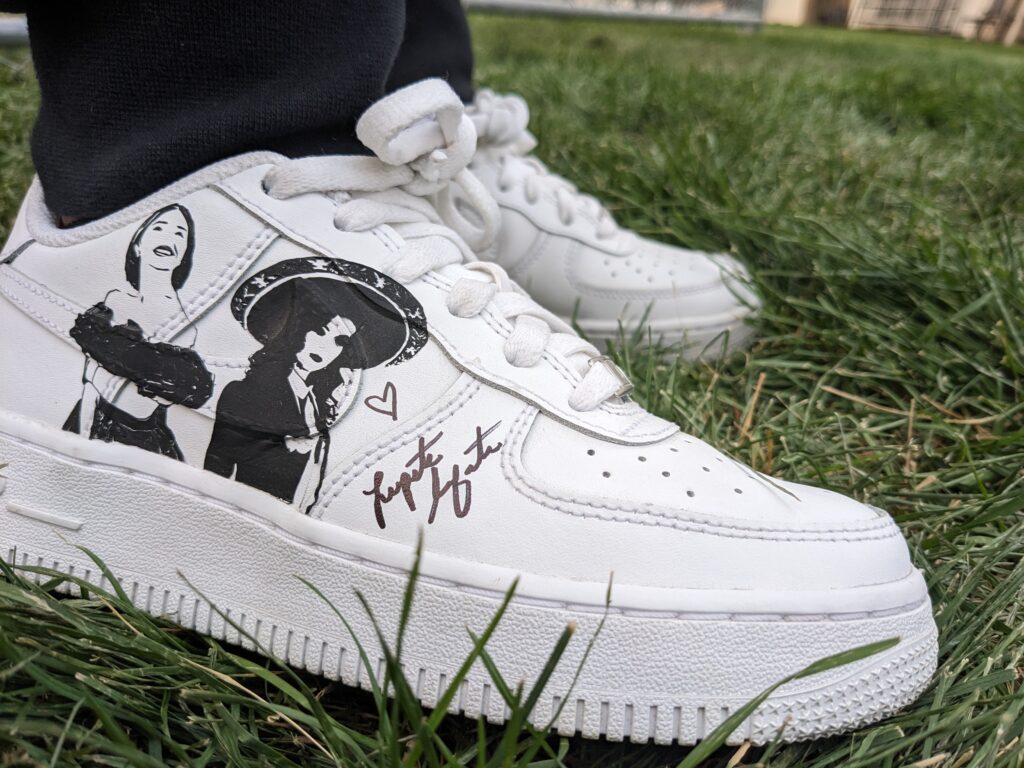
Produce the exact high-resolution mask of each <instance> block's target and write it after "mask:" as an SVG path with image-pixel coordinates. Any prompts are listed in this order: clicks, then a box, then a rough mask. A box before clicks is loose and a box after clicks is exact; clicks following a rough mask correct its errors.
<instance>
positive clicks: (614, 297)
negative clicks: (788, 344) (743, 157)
mask: <svg viewBox="0 0 1024 768" xmlns="http://www.w3.org/2000/svg"><path fill="white" fill-rule="evenodd" d="M468 112H469V114H470V116H471V117H472V119H473V122H474V124H475V125H476V129H477V134H478V142H477V152H476V155H475V156H474V158H473V162H472V163H471V165H470V168H472V170H473V173H474V174H475V175H476V176H477V177H478V178H479V179H480V180H481V181H482V182H483V183H484V186H486V187H487V190H488V191H489V192H490V193H491V194H492V195H493V196H494V198H495V199H496V200H497V201H498V205H499V206H500V208H501V221H502V226H501V233H500V235H499V237H498V239H497V242H496V243H495V244H494V246H493V247H492V248H491V249H490V250H489V251H488V252H487V253H486V254H484V256H485V258H488V259H492V260H494V261H496V262H498V263H499V264H501V265H502V266H503V267H504V268H505V269H506V270H507V271H508V273H509V275H510V276H511V277H512V279H513V280H515V281H516V282H518V283H519V284H520V285H522V286H523V287H524V288H525V289H526V290H527V291H529V292H530V295H531V296H533V298H534V299H536V300H537V301H538V302H539V303H540V304H542V305H543V306H544V307H546V308H547V309H549V310H551V311H552V312H554V313H555V314H556V315H558V316H559V317H561V318H563V319H566V320H570V319H571V320H573V321H574V322H575V323H576V324H577V325H578V326H579V328H580V330H582V331H583V334H584V335H585V336H586V337H587V338H589V339H592V340H594V341H606V340H609V339H615V338H619V337H623V336H624V337H626V338H629V337H630V336H633V335H636V334H637V332H638V331H640V334H639V335H640V337H641V339H643V340H647V339H650V340H651V341H653V342H655V343H656V344H659V345H663V346H665V347H666V348H667V349H668V351H671V352H679V353H681V354H682V355H683V357H684V358H686V359H688V360H694V359H698V358H699V359H704V360H713V359H716V358H718V357H721V356H722V355H723V354H725V353H726V352H728V351H733V350H736V349H739V348H741V347H743V346H744V345H745V344H747V343H748V342H749V341H750V340H751V339H752V337H753V333H754V329H753V327H752V325H751V323H750V321H751V319H752V317H753V315H754V313H755V311H756V310H757V308H758V306H759V304H760V303H759V301H758V299H757V296H756V295H755V294H754V293H753V292H752V291H751V290H750V289H749V287H748V281H749V277H748V275H747V272H746V270H745V269H744V267H743V265H742V264H740V262H739V261H737V260H736V259H734V258H733V257H732V256H728V255H726V254H721V253H719V254H710V253H702V252H700V251H691V250H687V249H685V248H679V247H677V246H673V245H666V244H665V243H659V242H657V241H655V240H650V239H647V238H643V237H639V236H638V235H636V234H635V233H633V232H630V231H629V230H626V229H622V228H621V227H619V226H618V224H616V222H615V219H614V218H612V215H611V214H610V213H609V212H608V210H607V209H606V208H604V206H602V205H601V203H600V202H598V201H597V200H596V199H594V198H593V197H590V196H589V195H583V194H581V193H580V192H579V191H577V189H576V187H575V186H573V185H572V184H571V183H570V182H568V181H566V180H565V179H563V178H562V177H561V176H557V175H555V174H554V173H552V172H551V171H549V170H548V169H547V168H546V167H545V166H544V164H543V163H541V161H540V160H538V159H537V158H535V157H533V156H532V155H530V154H529V153H530V152H531V150H532V149H533V148H534V146H535V145H536V141H535V140H534V138H533V136H532V135H531V134H530V133H529V131H528V130H527V123H528V121H529V110H528V108H527V105H526V102H525V101H524V100H523V99H522V98H520V97H519V96H514V95H508V96H499V95H496V94H495V93H493V92H492V91H488V90H483V91H480V92H479V93H478V94H477V97H476V100H475V102H474V103H473V105H472V106H471V107H469V110H468Z"/></svg>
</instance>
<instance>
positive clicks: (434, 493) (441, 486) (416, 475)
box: [363, 421, 503, 528]
mask: <svg viewBox="0 0 1024 768" xmlns="http://www.w3.org/2000/svg"><path fill="white" fill-rule="evenodd" d="M500 424H501V422H500V421H499V422H497V423H496V424H494V425H493V426H491V427H489V428H488V429H483V428H482V427H477V428H476V437H475V438H474V439H473V442H472V443H470V444H469V447H468V448H466V450H464V451H463V452H462V455H463V456H469V457H470V460H469V463H468V464H465V465H461V464H458V463H454V462H453V463H452V464H451V467H450V468H446V467H444V466H443V462H444V454H443V453H433V452H432V449H433V447H434V445H435V444H436V443H437V441H438V440H440V439H441V438H442V437H444V432H438V433H437V434H436V435H434V436H433V437H432V438H430V439H429V440H428V439H427V438H425V437H420V439H419V443H418V445H417V448H416V453H415V454H413V457H412V458H411V459H409V460H408V461H407V462H405V467H406V471H404V472H402V474H401V475H399V477H398V480H396V481H395V482H394V483H392V484H391V485H385V484H384V472H382V471H381V470H377V471H376V472H374V473H373V488H371V489H370V490H368V491H363V495H365V496H372V497H373V512H374V514H375V515H376V517H377V525H379V526H380V527H381V528H384V527H385V522H384V505H385V504H387V503H388V502H389V501H391V500H392V499H394V498H396V497H398V496H401V497H402V498H403V499H404V500H405V504H406V506H407V507H408V508H409V511H410V512H415V511H416V499H415V497H414V495H413V487H414V486H415V485H416V484H417V483H419V482H420V481H421V480H423V478H424V477H426V476H427V475H428V474H429V476H430V492H431V504H430V514H429V515H428V516H427V523H432V522H434V518H435V517H436V515H437V508H438V506H439V505H440V504H441V502H442V501H443V500H444V499H445V497H446V496H449V497H450V499H451V503H452V510H453V511H454V512H455V516H456V517H465V516H466V515H468V514H469V510H470V508H471V507H472V505H473V483H472V481H471V480H469V476H470V475H472V474H473V473H474V472H476V471H477V470H478V469H480V465H481V464H483V463H484V461H485V460H486V459H487V458H488V457H489V456H492V455H494V454H495V453H497V452H498V451H500V450H501V446H502V445H503V443H501V442H498V443H495V444H493V445H492V444H489V443H487V442H485V441H486V440H487V437H488V435H490V434H491V433H492V432H493V431H494V430H496V429H497V428H498V426H499V425H500ZM442 478H443V481H442Z"/></svg>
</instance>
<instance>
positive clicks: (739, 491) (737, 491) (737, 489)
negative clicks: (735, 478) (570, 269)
mask: <svg viewBox="0 0 1024 768" xmlns="http://www.w3.org/2000/svg"><path fill="white" fill-rule="evenodd" d="M733 490H734V491H736V493H743V491H742V490H740V489H739V488H733Z"/></svg>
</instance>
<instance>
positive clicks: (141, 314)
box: [64, 205, 213, 461]
mask: <svg viewBox="0 0 1024 768" xmlns="http://www.w3.org/2000/svg"><path fill="white" fill-rule="evenodd" d="M194 250H195V226H194V224H193V221H192V216H191V215H190V214H189V212H188V209H186V208H185V207H183V206H181V205H169V206H167V207H166V208H161V209H160V210H159V211H157V212H156V213H154V214H153V215H152V216H150V217H149V218H148V219H146V221H144V222H143V223H142V225H141V226H140V227H139V229H138V230H137V231H136V232H135V235H134V236H133V237H132V241H131V243H130V244H129V246H128V252H127V253H126V254H125V264H124V273H125V279H126V280H127V282H128V286H129V288H128V289H124V290H122V289H114V290H112V291H110V292H109V293H108V294H107V295H106V297H105V298H104V299H103V300H102V301H100V302H99V303H97V304H96V305H95V306H93V307H91V308H90V309H88V310H86V311H85V312H83V313H82V314H81V315H79V316H78V318H77V319H76V321H75V325H74V327H73V328H72V330H71V337H72V338H73V339H74V340H75V341H76V342H77V343H78V346H79V347H81V348H82V351H83V352H84V353H85V366H84V369H83V372H82V385H83V386H82V397H81V399H80V400H79V401H78V403H77V404H76V405H75V408H74V410H73V411H72V412H71V415H70V416H68V419H67V421H66V422H65V423H64V429H65V430H68V431H70V432H78V433H79V434H81V435H85V436H87V437H91V438H93V439H96V440H105V441H107V442H116V443H124V444H125V445H132V446H135V447H137V448H142V449H143V450H146V451H151V452H153V453H159V454H161V455H163V456H169V457H171V458H174V459H178V460H179V461H180V460H182V458H183V457H182V453H181V449H180V448H179V446H178V443H177V440H176V439H175V437H174V433H173V432H172V431H171V429H170V427H169V426H168V424H167V409H168V407H169V406H170V405H171V404H175V403H176V404H179V405H185V406H187V407H189V408H198V407H199V406H201V405H202V404H203V403H205V402H206V401H207V400H208V399H209V398H210V395H211V394H212V393H213V376H212V375H211V374H210V372H209V371H208V370H207V369H206V365H205V364H204V363H203V360H202V358H200V357H199V355H198V354H197V353H196V352H195V350H194V349H193V348H192V346H194V344H195V329H194V328H191V329H190V331H191V333H192V336H191V338H190V339H189V340H188V342H189V344H188V346H179V345H175V344H169V343H166V342H161V341H154V340H153V338H152V336H151V334H152V332H154V331H155V330H156V329H157V328H159V327H160V326H161V325H163V324H164V323H166V322H167V320H168V319H169V318H171V317H173V316H174V315H176V314H177V313H180V312H184V307H183V306H182V304H181V301H180V299H179V298H178V290H179V289H180V288H181V287H182V286H183V285H184V284H185V281H186V280H187V279H188V275H189V272H190V271H191V269H192V255H193V252H194ZM128 382H130V383H132V384H134V385H135V386H134V387H127V386H125V384H126V383H128ZM115 401H116V404H115Z"/></svg>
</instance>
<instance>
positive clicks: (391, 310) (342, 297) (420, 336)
mask: <svg viewBox="0 0 1024 768" xmlns="http://www.w3.org/2000/svg"><path fill="white" fill-rule="evenodd" d="M231 312H232V314H233V315H234V317H235V319H236V320H238V322H239V323H241V325H242V327H243V328H245V329H246V330H247V331H248V332H249V333H250V334H251V335H252V336H253V338H255V339H256V340H257V341H259V342H260V343H261V344H264V345H266V344H268V343H269V342H271V340H273V339H274V338H275V337H276V336H278V335H279V334H280V333H282V332H283V331H284V329H285V328H286V327H287V326H289V325H291V324H292V323H294V322H295V319H296V317H297V316H299V315H301V316H304V317H307V318H319V319H320V320H319V321H318V322H314V324H315V325H320V326H321V327H322V326H323V324H325V322H324V321H325V320H329V319H330V318H332V317H341V318H346V319H348V320H350V321H351V322H352V323H354V324H355V326H356V331H355V333H353V334H352V337H351V340H350V342H349V343H348V344H347V345H346V350H345V353H344V359H343V360H339V364H340V365H341V367H344V368H349V369H364V370H365V369H368V368H375V367H377V366H379V365H396V364H398V363H401V362H403V361H405V360H408V359H409V358H411V357H412V356H413V355H415V354H416V353H417V352H419V350H420V349H421V348H422V347H423V345H424V344H425V343H426V341H427V327H426V317H425V315H424V312H423V307H422V306H421V305H420V303H419V302H418V301H417V300H416V298H415V297H414V296H413V295H412V294H411V293H410V292H409V291H408V290H406V288H405V287H404V286H402V285H401V284H400V283H398V282H396V281H395V280H393V279H392V278H390V277H388V276H387V275H384V274H382V273H380V272H378V271H377V270H375V269H372V268H371V267H367V266H365V265H362V264H355V263H352V262H350V261H344V260H343V259H332V258H326V257H316V258H301V259H289V260H287V261H282V262H279V263H277V264H274V265H272V266H270V267H268V268H266V269H264V270H262V271H260V272H258V273H257V274H255V275H253V276H252V277H250V278H249V279H247V280H246V281H245V282H244V283H242V285H241V286H239V288H238V290H237V291H235V295H234V296H233V297H232V299H231ZM308 330H319V328H309V329H308Z"/></svg>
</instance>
